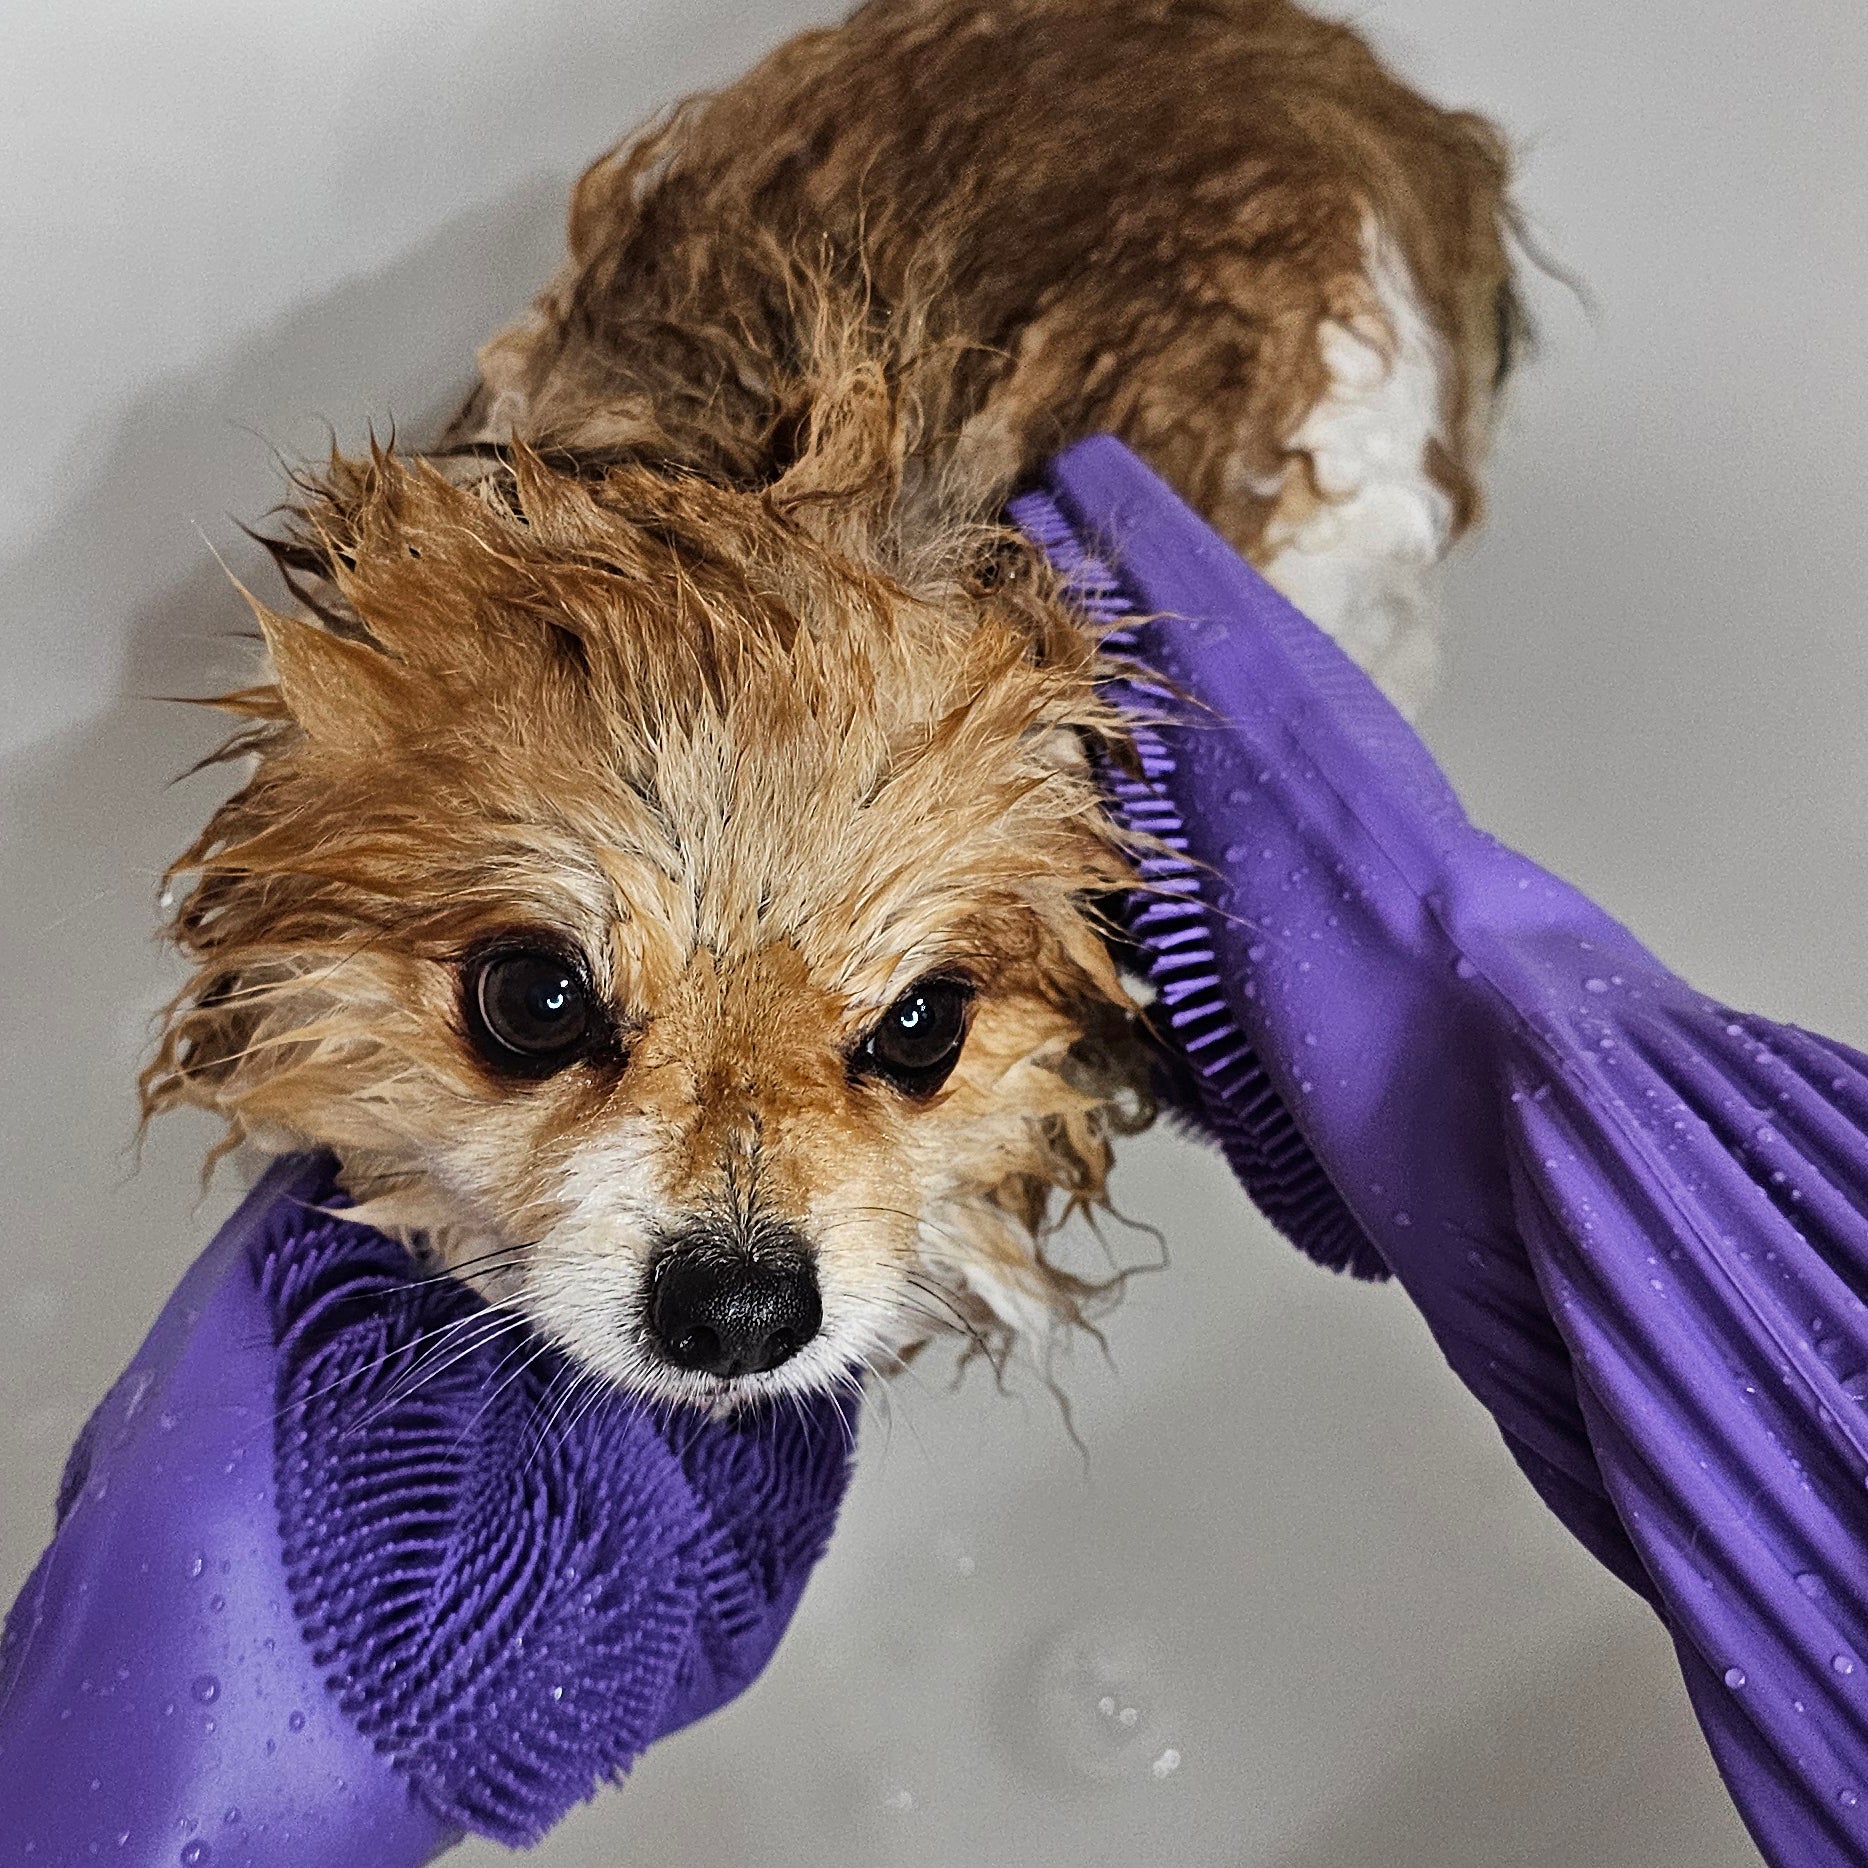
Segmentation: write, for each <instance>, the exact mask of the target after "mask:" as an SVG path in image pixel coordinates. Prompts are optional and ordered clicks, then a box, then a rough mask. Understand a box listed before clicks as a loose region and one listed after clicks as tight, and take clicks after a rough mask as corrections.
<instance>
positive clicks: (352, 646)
mask: <svg viewBox="0 0 1868 1868" xmlns="http://www.w3.org/2000/svg"><path fill="white" fill-rule="evenodd" d="M243 594H245V593H243ZM247 603H248V606H249V607H250V608H251V609H252V612H253V615H254V618H255V620H256V621H257V622H258V624H259V626H260V633H261V634H262V635H263V636H264V638H265V641H266V653H267V657H268V659H269V660H270V661H271V663H272V670H273V677H274V682H275V685H276V689H277V693H278V698H279V701H280V703H281V705H283V707H284V709H285V711H286V713H288V714H289V715H290V716H291V718H292V720H293V721H294V722H295V723H296V724H297V726H298V727H299V729H300V730H301V731H302V732H303V733H305V734H306V735H307V736H308V737H309V738H311V739H312V740H315V741H317V742H319V743H320V744H322V745H325V746H329V747H331V748H333V749H339V750H343V751H349V752H363V751H368V750H370V749H372V748H374V747H378V746H382V745H385V744H387V743H388V742H389V740H390V739H391V738H392V737H393V736H394V734H395V732H396V729H397V726H398V723H406V722H407V721H408V719H409V718H410V716H411V715H412V714H413V712H414V710H415V706H416V700H417V697H416V695H415V693H414V691H413V687H412V684H411V683H410V681H409V679H408V677H407V675H406V673H405V671H403V670H402V669H401V668H400V667H399V666H398V665H397V664H396V663H395V662H393V661H391V660H390V658H389V657H388V656H387V655H385V654H384V653H383V652H382V650H381V649H379V648H375V647H373V646H371V645H370V644H369V643H367V642H360V641H355V640H350V639H347V638H345V637H342V636H336V635H333V634H332V633H331V632H330V631H329V630H328V629H325V628H323V627H322V626H321V625H319V624H317V623H314V622H311V621H309V620H308V619H305V618H301V617H296V616H285V615H282V614H281V613H280V612H279V611H277V610H274V609H270V608H268V607H267V606H266V605H265V604H263V603H261V602H259V601H258V600H257V599H256V598H254V597H252V596H251V595H248V596H247Z"/></svg>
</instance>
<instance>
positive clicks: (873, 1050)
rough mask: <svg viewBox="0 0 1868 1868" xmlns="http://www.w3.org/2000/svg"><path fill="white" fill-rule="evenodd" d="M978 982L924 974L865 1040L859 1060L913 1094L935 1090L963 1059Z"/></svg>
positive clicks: (860, 1066) (866, 1071) (861, 1067)
mask: <svg viewBox="0 0 1868 1868" xmlns="http://www.w3.org/2000/svg"><path fill="white" fill-rule="evenodd" d="M972 1003H973V988H972V987H971V986H969V985H968V984H967V983H966V982H965V981H964V980H958V979H924V980H920V981H918V982H917V983H916V984H914V985H912V986H910V987H909V988H908V990H907V991H906V992H905V993H903V994H902V996H901V997H900V998H899V999H897V1000H896V1001H895V1003H894V1004H893V1005H892V1006H890V1007H889V1009H888V1010H887V1011H886V1012H885V1013H884V1014H883V1015H882V1022H881V1024H879V1025H878V1026H877V1027H876V1028H875V1030H874V1031H872V1032H871V1033H870V1034H869V1036H868V1037H867V1038H865V1039H864V1040H863V1045H862V1049H861V1050H859V1051H858V1052H857V1054H856V1058H855V1066H856V1069H857V1071H858V1073H859V1074H861V1075H863V1076H873V1077H880V1078H882V1079H883V1081H884V1082H887V1083H891V1084H893V1085H894V1086H895V1088H896V1089H898V1090H902V1091H904V1092H905V1093H906V1094H908V1095H910V1096H932V1095H933V1094H934V1092H935V1091H936V1090H938V1089H939V1088H940V1086H941V1085H942V1084H943V1083H945V1082H946V1081H947V1078H948V1076H949V1074H950V1073H951V1072H952V1070H953V1067H954V1065H955V1064H957V1063H958V1062H959V1061H960V1049H961V1047H962V1046H963V1045H964V1044H965V1043H966V1024H967V1012H968V1010H969V1008H970V1007H971V1006H972Z"/></svg>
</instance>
